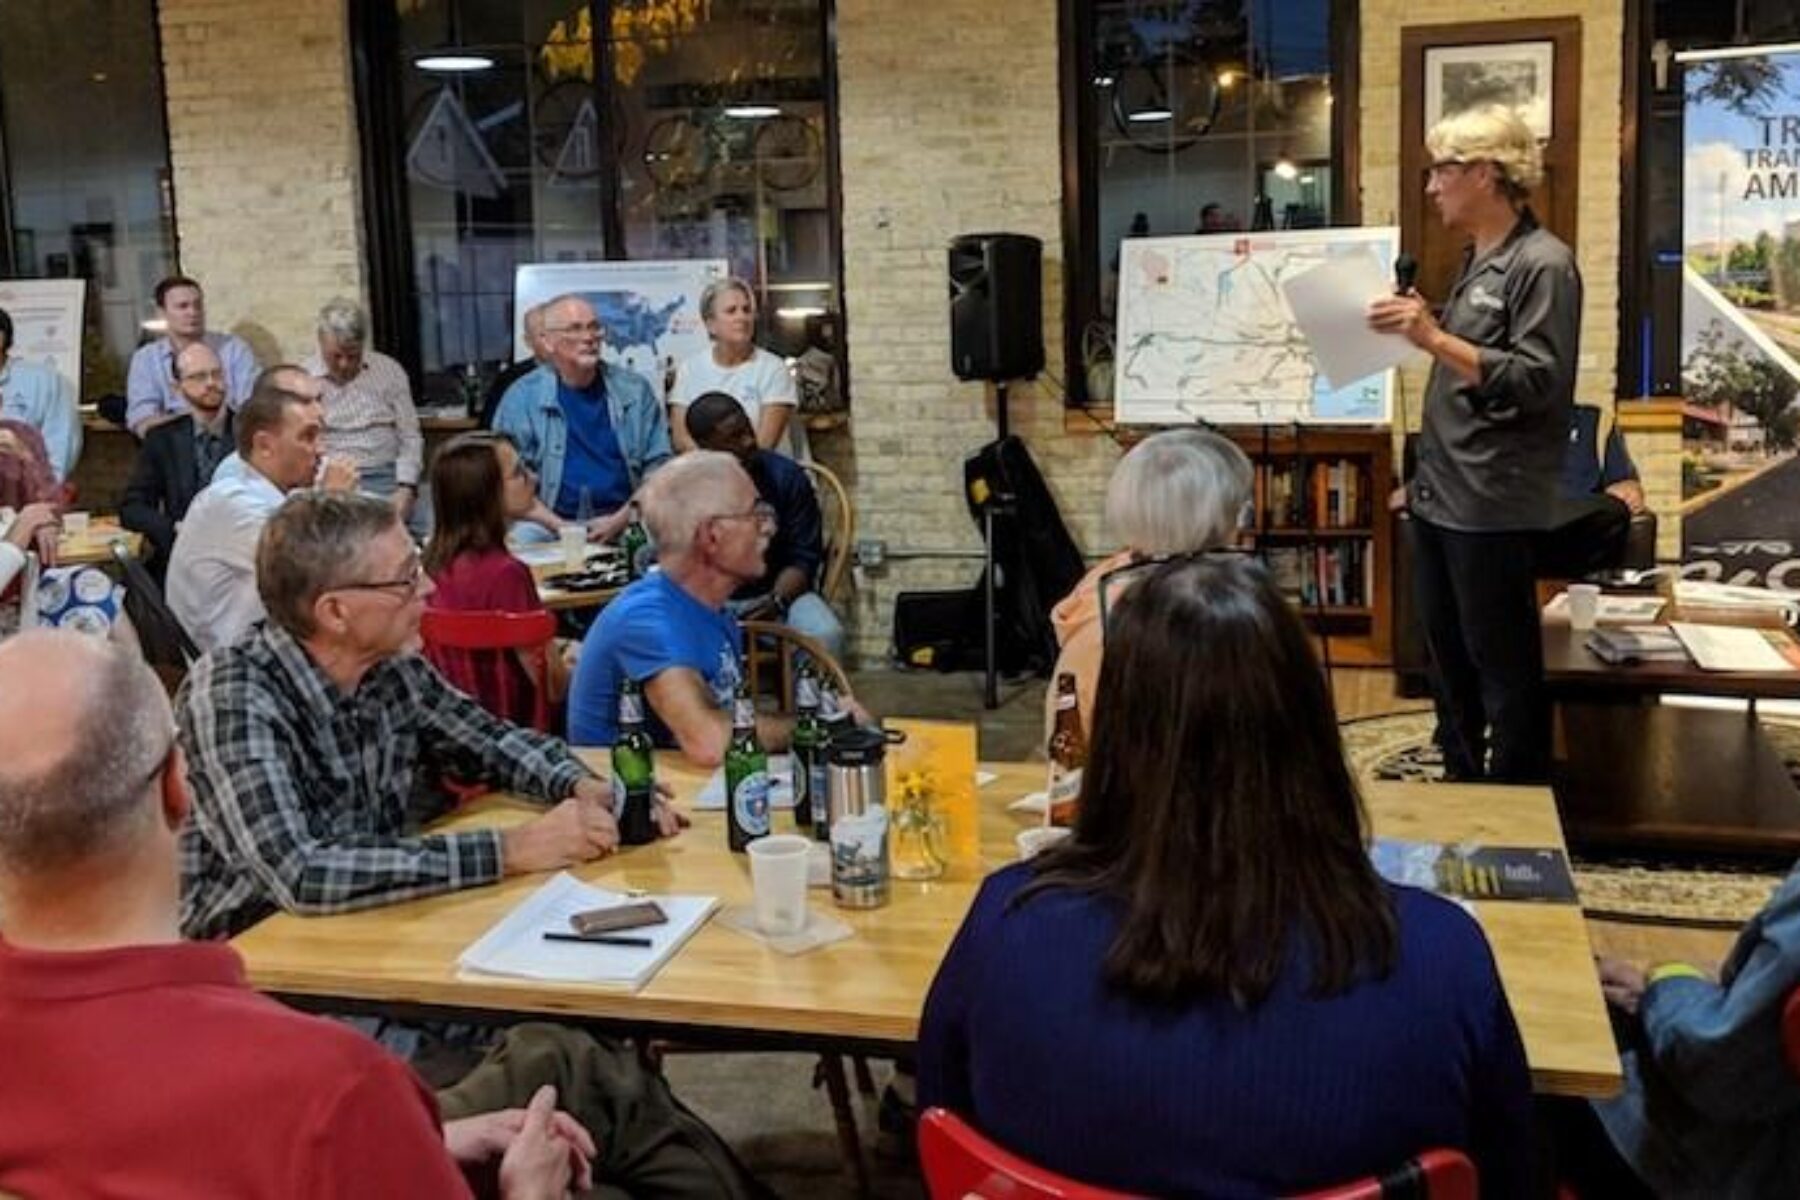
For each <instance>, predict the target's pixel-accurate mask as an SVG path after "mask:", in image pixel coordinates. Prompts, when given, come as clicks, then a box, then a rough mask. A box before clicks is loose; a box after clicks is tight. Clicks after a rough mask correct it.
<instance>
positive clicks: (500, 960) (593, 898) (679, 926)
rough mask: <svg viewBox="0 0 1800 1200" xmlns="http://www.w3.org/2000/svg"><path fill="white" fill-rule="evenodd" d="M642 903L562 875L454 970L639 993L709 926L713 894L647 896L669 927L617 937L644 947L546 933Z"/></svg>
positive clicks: (714, 902)
mask: <svg viewBox="0 0 1800 1200" xmlns="http://www.w3.org/2000/svg"><path fill="white" fill-rule="evenodd" d="M645 898H646V897H631V896H625V895H622V894H621V893H619V892H612V891H608V890H607V889H605V888H598V887H594V886H592V885H590V884H585V883H583V882H581V881H580V880H579V879H577V878H575V877H574V876H573V875H570V874H569V873H568V872H567V871H563V872H559V873H558V874H557V875H556V876H555V877H553V878H552V879H551V880H550V881H549V882H548V883H546V884H545V885H544V886H543V887H541V888H539V889H538V890H537V891H535V892H533V893H532V894H531V895H530V896H528V897H526V899H525V900H524V902H523V903H521V904H520V905H519V906H518V907H517V908H515V909H513V910H512V911H511V912H510V913H507V914H506V916H505V917H503V918H501V920H500V923H499V924H497V925H495V926H494V927H493V928H492V929H490V930H488V931H487V932H486V933H484V934H482V935H481V937H480V938H478V939H476V941H475V944H474V945H472V946H470V947H469V948H468V949H467V950H464V951H463V952H462V954H461V955H460V956H459V957H458V958H457V960H456V963H457V966H458V967H460V968H461V969H462V971H463V972H464V973H465V974H468V975H509V976H513V977H515V978H519V979H547V980H554V981H556V982H559V983H591V984H595V985H597V986H599V987H615V988H627V989H629V990H631V991H636V990H637V989H639V988H641V987H643V986H644V984H645V983H647V982H648V981H649V979H650V977H651V976H652V975H655V974H656V972H657V971H658V970H659V969H660V968H661V967H662V965H663V963H665V962H667V961H668V960H669V956H670V955H672V954H674V953H675V951H676V950H677V949H679V948H680V946H681V943H683V942H685V941H687V940H688V938H690V937H692V936H693V933H694V931H695V930H696V929H698V928H700V926H701V925H703V924H705V923H706V919H707V917H709V916H711V915H712V911H713V909H715V908H717V907H718V904H719V898H718V897H717V896H651V897H647V899H652V900H655V901H656V903H658V904H660V905H661V906H662V910H663V912H665V913H667V914H668V917H669V920H668V922H667V923H666V924H663V925H647V926H644V927H643V928H641V929H631V930H626V931H623V932H621V933H620V934H618V935H617V936H620V937H633V938H648V939H649V940H650V945H648V946H618V945H607V944H606V943H604V942H553V941H547V940H545V938H544V935H545V934H546V933H570V932H572V929H571V927H570V925H569V918H570V917H572V916H574V915H575V914H576V913H578V912H585V911H587V910H588V909H592V908H608V907H611V906H612V905H615V904H626V903H632V902H635V901H636V900H639V899H645Z"/></svg>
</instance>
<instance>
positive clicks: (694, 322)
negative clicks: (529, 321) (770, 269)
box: [513, 258, 728, 396]
mask: <svg viewBox="0 0 1800 1200" xmlns="http://www.w3.org/2000/svg"><path fill="white" fill-rule="evenodd" d="M727 269H728V268H727V266H726V263H725V260H724V259H722V258H696V259H676V260H669V261H645V262H573V263H528V264H526V265H525V266H522V267H520V268H519V270H518V273H517V274H516V275H514V276H513V311H514V312H515V313H517V314H518V316H517V317H516V321H517V324H516V325H515V326H514V328H513V343H514V357H515V358H520V359H524V358H529V357H530V356H531V351H530V350H529V349H527V348H526V346H525V310H526V309H528V308H531V307H532V306H533V305H537V304H542V303H543V302H544V301H546V300H549V299H552V298H554V297H556V296H560V295H563V294H564V293H566V292H574V293H576V294H578V295H580V296H581V297H582V298H583V299H585V300H586V301H587V302H588V303H589V304H592V305H593V306H594V312H595V313H596V314H598V315H599V317H600V324H601V325H602V326H603V327H604V328H605V330H606V335H605V336H606V345H605V347H604V348H603V349H602V351H601V353H602V355H603V356H604V357H605V359H606V361H608V362H610V363H615V364H618V365H621V366H624V367H627V368H629V369H631V370H633V371H636V372H637V373H638V374H639V375H642V376H643V377H644V378H645V379H647V380H649V381H650V388H651V390H652V391H653V392H654V393H655V394H656V395H658V396H662V395H663V377H664V375H665V374H666V372H667V368H668V366H669V364H670V363H679V362H681V361H682V360H683V359H685V358H688V357H690V356H691V355H695V354H698V353H700V352H701V351H703V350H706V349H709V348H710V347H711V346H712V339H710V338H709V337H707V334H706V326H705V325H703V324H701V322H700V293H701V292H704V291H705V290H706V285H707V284H709V283H711V282H712V281H713V280H715V279H723V278H724V277H725V275H726V272H727Z"/></svg>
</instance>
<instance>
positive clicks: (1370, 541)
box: [1221, 425, 1394, 666]
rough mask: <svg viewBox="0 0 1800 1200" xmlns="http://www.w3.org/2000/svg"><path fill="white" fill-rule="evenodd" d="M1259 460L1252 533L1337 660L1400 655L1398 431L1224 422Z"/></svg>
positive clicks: (1352, 662) (1370, 661)
mask: <svg viewBox="0 0 1800 1200" xmlns="http://www.w3.org/2000/svg"><path fill="white" fill-rule="evenodd" d="M1221 432H1223V433H1224V434H1225V435H1226V436H1227V437H1229V438H1231V440H1232V441H1234V442H1236V443H1237V444H1238V446H1239V447H1241V448H1242V449H1243V451H1244V453H1245V454H1247V455H1249V457H1250V461H1251V462H1252V463H1254V464H1255V466H1256V497H1255V499H1256V516H1255V522H1254V526H1253V528H1252V529H1251V530H1250V531H1249V532H1248V533H1247V534H1246V538H1247V540H1248V541H1249V542H1250V543H1251V544H1252V545H1254V546H1255V547H1256V548H1257V550H1259V551H1260V552H1262V554H1263V556H1264V558H1265V560H1266V561H1267V562H1268V564H1269V568H1270V571H1271V573H1272V574H1274V576H1275V578H1276V580H1277V582H1279V583H1280V584H1281V586H1282V590H1283V591H1284V592H1286V593H1287V594H1288V595H1289V596H1290V597H1292V598H1293V600H1294V602H1295V603H1296V605H1297V606H1298V607H1299V609H1300V611H1301V613H1302V615H1303V616H1304V617H1305V619H1306V623H1307V625H1308V626H1309V627H1310V628H1311V629H1312V630H1313V631H1314V632H1315V633H1323V634H1328V635H1329V636H1330V638H1331V660H1332V663H1333V664H1334V665H1336V666H1385V665H1387V664H1389V663H1390V662H1392V659H1393V626H1394V616H1393V609H1394V606H1393V586H1392V583H1393V562H1394V559H1393V530H1394V522H1393V520H1392V519H1391V517H1390V515H1389V513H1388V507H1387V504H1388V493H1389V492H1391V491H1392V490H1393V487H1394V464H1393V441H1392V437H1391V435H1390V433H1389V431H1388V430H1386V429H1373V430H1369V429H1338V428H1328V427H1312V426H1302V427H1300V428H1299V429H1296V428H1295V427H1294V426H1291V425H1287V426H1282V427H1280V428H1279V429H1276V428H1270V429H1269V430H1268V431H1267V432H1266V433H1265V431H1264V430H1263V429H1261V428H1260V427H1238V428H1231V429H1225V430H1221Z"/></svg>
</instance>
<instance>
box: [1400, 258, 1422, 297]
mask: <svg viewBox="0 0 1800 1200" xmlns="http://www.w3.org/2000/svg"><path fill="white" fill-rule="evenodd" d="M1418 282H1419V260H1418V259H1416V258H1414V257H1413V256H1412V255H1410V254H1408V253H1406V252H1404V251H1402V252H1401V254H1400V257H1399V258H1396V259H1395V260H1394V295H1396V296H1404V295H1406V293H1408V292H1410V291H1412V290H1413V285H1414V284H1416V283H1418Z"/></svg>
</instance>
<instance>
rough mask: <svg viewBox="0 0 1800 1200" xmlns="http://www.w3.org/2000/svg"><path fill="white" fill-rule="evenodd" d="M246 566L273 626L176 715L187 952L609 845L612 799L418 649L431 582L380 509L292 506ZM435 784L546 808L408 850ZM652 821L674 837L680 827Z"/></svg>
mask: <svg viewBox="0 0 1800 1200" xmlns="http://www.w3.org/2000/svg"><path fill="white" fill-rule="evenodd" d="M256 568H257V570H256V582H257V589H258V591H259V592H260V593H261V596H262V601H263V604H264V606H265V607H266V608H267V610H268V614H269V618H268V620H267V622H265V623H264V624H263V625H262V626H261V627H260V628H258V629H257V630H256V631H255V632H254V633H253V634H252V635H251V636H250V637H248V638H246V639H245V640H244V641H242V642H240V643H239V644H237V645H236V646H233V647H230V648H229V649H227V650H224V651H220V652H217V653H214V654H210V655H208V656H206V657H205V658H203V659H201V661H200V662H199V663H197V664H196V665H195V667H194V670H193V672H192V673H191V674H190V675H189V676H188V679H187V682H186V684H185V685H184V686H183V687H182V690H181V693H180V695H179V696H178V698H177V701H176V719H177V723H178V724H179V726H180V729H181V747H182V751H183V753H185V754H186V755H187V758H188V761H189V764H190V771H191V778H192V783H193V789H194V814H195V820H194V822H193V824H192V825H190V826H189V828H188V830H187V832H186V834H185V835H184V836H183V839H182V876H183V888H182V909H181V926H182V930H183V932H184V933H186V934H187V935H188V936H189V937H201V938H205V937H229V936H231V935H233V934H235V933H237V932H238V931H240V930H242V929H244V928H245V927H246V926H248V925H250V924H252V923H254V922H255V921H258V920H260V919H261V918H263V917H264V916H267V915H268V914H269V913H271V912H274V911H276V910H277V909H283V910H286V911H289V912H296V913H303V914H317V913H333V912H344V911H348V910H351V909H357V908H367V907H370V906H373V905H380V904H390V903H393V902H395V901H399V900H407V899H413V898H415V897H420V896H430V895H435V894H437V893H439V892H447V891H455V890H458V889H461V888H468V887H477V886H480V885H483V884H489V883H493V882H495V881H497V880H499V879H501V878H502V877H503V876H506V875H514V874H519V873H522V872H530V871H545V870H551V869H554V868H558V867H563V866H567V865H569V864H572V863H577V862H584V861H587V860H589V859H594V858H599V857H600V856H602V855H604V854H607V853H609V852H610V851H611V850H612V849H613V848H614V847H616V846H617V845H618V841H619V832H618V827H617V826H616V825H615V824H614V821H613V815H612V811H611V800H612V791H611V787H610V785H609V784H607V783H604V782H602V781H601V780H599V779H596V778H595V777H594V776H593V775H592V774H591V773H590V772H589V771H588V769H587V768H586V767H585V766H583V765H582V764H581V763H580V762H579V761H577V760H576V758H575V757H574V756H573V755H571V754H570V753H569V749H568V747H567V746H566V745H565V744H564V743H562V742H561V741H559V740H557V739H556V738H552V737H549V736H547V735H545V734H541V733H537V732H535V731H533V730H529V729H524V728H521V727H519V726H516V725H512V724H509V723H507V722H505V721H502V720H501V719H499V718H498V717H495V716H493V715H492V714H490V713H489V712H488V711H487V710H486V709H484V708H482V707H481V706H480V705H479V704H477V703H476V702H475V701H473V700H471V699H470V698H469V697H467V696H465V695H463V694H462V693H461V692H459V691H457V690H456V689H455V688H453V687H451V686H450V685H449V684H448V683H446V682H445V681H444V679H443V677H442V676H440V675H439V674H438V673H437V671H436V669H435V668H433V667H432V666H431V664H430V663H428V662H427V661H426V660H425V659H424V658H422V657H421V656H419V655H418V654H417V653H416V651H417V650H418V648H419V618H420V615H421V614H422V613H423V611H424V607H425V598H426V597H427V596H429V595H430V594H431V590H432V584H431V580H430V577H429V576H427V575H426V574H425V573H424V570H423V569H422V567H421V564H420V561H419V557H418V550H417V548H416V547H415V546H414V545H413V542H412V539H411V538H410V537H408V536H407V533H406V530H405V528H404V527H403V526H402V525H401V524H400V521H399V518H398V515H397V514H396V513H395V512H394V510H393V507H392V506H391V505H389V504H387V503H385V502H383V501H381V500H377V499H375V498H373V497H370V496H362V495H356V494H331V493H324V492H315V491H307V492H302V493H300V494H298V495H295V496H293V497H290V498H289V499H288V500H287V501H286V502H285V503H284V504H283V505H282V506H281V508H280V510H279V511H277V512H276V513H275V515H274V516H273V517H272V518H271V519H270V521H269V523H268V526H267V528H265V529H264V530H263V534H262V538H261V541H260V542H259V544H258V546H257V558H256ZM446 771H454V772H456V773H458V774H461V775H463V776H465V777H467V776H471V775H472V776H474V777H477V778H482V779H485V780H487V781H490V782H491V783H492V784H493V785H494V786H495V787H498V788H502V789H505V790H507V791H511V792H516V793H518V794H520V795H522V796H526V797H533V798H536V799H538V800H539V801H540V802H541V803H543V804H545V805H547V806H548V811H546V812H545V813H544V814H543V815H542V816H539V817H537V818H536V819H534V820H532V821H529V822H527V823H526V824H524V825H520V826H517V827H514V828H511V829H507V830H505V831H500V830H494V829H480V830H470V831H459V832H456V833H446V834H435V835H420V834H419V832H418V830H417V826H416V825H415V824H414V823H413V818H414V814H417V813H418V808H417V807H416V806H418V805H419V804H420V802H421V801H422V800H424V801H432V800H445V799H446V798H445V797H444V794H443V793H442V791H441V786H440V785H441V782H442V776H443V774H444V773H445V772H446ZM424 807H425V808H427V809H429V808H431V807H432V805H431V804H430V803H426V804H425V805H424ZM658 810H659V811H658V816H659V825H660V828H661V829H662V830H663V832H665V833H673V832H675V830H676V829H677V828H678V820H677V818H676V817H675V815H674V814H673V812H672V811H670V810H668V809H666V808H663V807H662V806H661V805H660V804H659V806H658Z"/></svg>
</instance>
